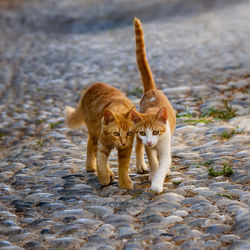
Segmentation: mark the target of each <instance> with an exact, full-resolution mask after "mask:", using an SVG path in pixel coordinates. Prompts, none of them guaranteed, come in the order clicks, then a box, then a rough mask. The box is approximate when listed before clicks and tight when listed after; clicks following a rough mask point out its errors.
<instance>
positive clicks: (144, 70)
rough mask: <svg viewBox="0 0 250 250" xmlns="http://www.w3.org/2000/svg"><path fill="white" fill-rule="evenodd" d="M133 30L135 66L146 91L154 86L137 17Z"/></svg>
mask: <svg viewBox="0 0 250 250" xmlns="http://www.w3.org/2000/svg"><path fill="white" fill-rule="evenodd" d="M134 30H135V44H136V60H137V66H138V69H139V71H140V74H141V80H142V84H143V88H144V92H147V91H148V90H150V89H155V88H156V86H155V82H154V78H153V75H152V72H151V69H150V66H149V64H148V60H147V57H146V49H145V44H144V37H143V30H142V25H141V21H140V20H139V19H137V18H135V19H134Z"/></svg>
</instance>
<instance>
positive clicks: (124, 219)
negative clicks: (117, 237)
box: [105, 215, 134, 226]
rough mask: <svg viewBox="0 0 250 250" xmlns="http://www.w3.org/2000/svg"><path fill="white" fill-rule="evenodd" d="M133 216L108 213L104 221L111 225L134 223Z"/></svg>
mask: <svg viewBox="0 0 250 250" xmlns="http://www.w3.org/2000/svg"><path fill="white" fill-rule="evenodd" d="M133 221H134V218H133V217H132V216H129V215H109V216H107V217H105V222H106V223H109V224H113V225H117V226H118V225H122V224H130V223H132V224H133V223H134V222H133Z"/></svg>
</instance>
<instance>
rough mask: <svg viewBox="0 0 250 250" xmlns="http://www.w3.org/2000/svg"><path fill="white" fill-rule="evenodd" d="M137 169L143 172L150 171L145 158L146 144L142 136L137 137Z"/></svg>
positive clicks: (140, 172) (138, 171)
mask: <svg viewBox="0 0 250 250" xmlns="http://www.w3.org/2000/svg"><path fill="white" fill-rule="evenodd" d="M135 152H136V169H137V173H139V174H143V173H147V172H148V166H147V164H146V163H145V160H144V145H143V143H142V141H141V139H140V138H138V137H136V147H135Z"/></svg>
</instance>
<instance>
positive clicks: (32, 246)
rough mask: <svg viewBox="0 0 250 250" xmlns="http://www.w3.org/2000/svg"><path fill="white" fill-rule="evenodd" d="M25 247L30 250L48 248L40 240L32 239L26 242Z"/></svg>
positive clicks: (44, 249)
mask: <svg viewBox="0 0 250 250" xmlns="http://www.w3.org/2000/svg"><path fill="white" fill-rule="evenodd" d="M24 247H25V249H28V250H33V249H34V250H46V247H45V246H43V245H42V244H41V243H40V242H36V241H30V242H27V243H25V244H24Z"/></svg>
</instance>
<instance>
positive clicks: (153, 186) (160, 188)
mask: <svg viewBox="0 0 250 250" xmlns="http://www.w3.org/2000/svg"><path fill="white" fill-rule="evenodd" d="M151 190H152V191H154V192H155V193H158V194H159V193H162V191H163V185H161V184H159V183H152V184H151Z"/></svg>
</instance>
